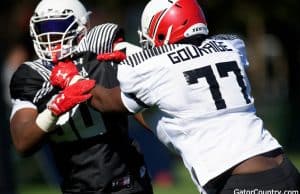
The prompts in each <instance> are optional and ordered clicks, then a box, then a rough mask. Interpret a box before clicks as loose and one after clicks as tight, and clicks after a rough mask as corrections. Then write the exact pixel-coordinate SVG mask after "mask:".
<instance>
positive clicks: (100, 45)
mask: <svg viewBox="0 0 300 194" xmlns="http://www.w3.org/2000/svg"><path fill="white" fill-rule="evenodd" d="M122 30H123V29H122V28H120V27H119V26H118V25H117V24H114V23H104V24H101V25H96V26H94V27H93V28H91V30H90V31H89V32H88V33H87V35H86V36H85V37H83V38H82V40H81V41H80V43H79V45H78V47H77V52H84V51H91V52H94V53H97V54H98V53H107V52H111V51H112V49H113V41H114V38H115V37H116V35H117V33H121V32H122Z"/></svg>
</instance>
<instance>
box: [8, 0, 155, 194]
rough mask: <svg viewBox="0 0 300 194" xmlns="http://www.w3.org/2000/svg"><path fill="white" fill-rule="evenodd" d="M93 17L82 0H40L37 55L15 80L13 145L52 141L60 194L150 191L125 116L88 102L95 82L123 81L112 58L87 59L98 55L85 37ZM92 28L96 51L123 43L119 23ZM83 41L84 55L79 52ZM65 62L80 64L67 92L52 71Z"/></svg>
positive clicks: (29, 149)
mask: <svg viewBox="0 0 300 194" xmlns="http://www.w3.org/2000/svg"><path fill="white" fill-rule="evenodd" d="M89 14H90V12H87V11H86V9H85V8H84V6H83V5H82V4H81V3H80V2H79V1H78V0H42V1H41V2H40V3H39V4H38V6H37V7H36V9H35V12H34V14H33V16H32V17H31V20H30V33H31V36H32V39H33V43H34V48H35V51H36V54H37V55H38V57H39V59H37V60H35V61H28V62H24V64H22V65H21V66H20V67H19V68H18V69H17V71H16V72H15V73H14V75H13V78H12V80H11V83H10V92H11V98H12V102H13V108H12V113H11V118H10V130H11V134H12V138H13V143H14V145H15V147H16V149H17V151H19V152H20V153H22V154H25V155H30V154H32V153H34V152H35V151H36V150H38V149H39V148H40V146H42V145H43V144H44V143H47V144H49V145H50V148H51V150H52V152H53V156H54V160H55V163H56V165H57V168H58V170H59V172H60V174H61V176H62V183H61V190H62V193H81V194H83V193H91V194H92V193H93V194H104V193H105V194H107V193H115V194H134V193H146V194H147V193H152V186H151V182H150V179H149V176H148V174H147V171H146V168H145V165H144V160H143V156H142V155H141V154H140V153H139V152H138V151H137V148H136V146H134V144H133V141H132V140H131V139H130V138H129V137H128V131H127V130H128V126H127V125H128V123H127V122H128V121H127V115H125V114H120V113H100V112H99V111H96V110H94V109H93V108H91V107H89V106H88V105H87V104H86V103H85V102H86V100H87V99H89V98H90V97H91V95H90V94H87V92H88V91H90V90H91V89H92V88H93V87H94V86H95V82H96V83H97V84H99V85H102V86H104V87H107V88H111V87H115V86H117V85H118V84H119V82H118V81H117V79H116V66H115V63H114V62H113V61H107V60H106V61H103V62H102V63H101V64H100V65H99V64H98V63H91V62H89V61H90V59H89V58H95V57H96V54H95V53H92V52H88V51H91V50H92V49H90V47H87V46H88V45H85V44H86V43H87V42H89V41H90V43H92V42H93V40H91V39H89V41H84V42H83V40H84V39H83V38H84V37H86V33H87V30H88V27H87V25H88V17H89ZM95 29H101V30H102V31H101V33H102V34H98V36H94V35H95V34H93V35H92V36H89V37H90V38H92V37H94V38H98V39H97V40H101V41H98V42H97V41H96V39H95V41H94V43H95V44H94V45H93V46H98V47H97V48H99V49H100V48H103V50H97V51H98V52H111V49H112V47H113V41H114V40H115V39H116V40H119V38H120V39H121V40H122V37H123V34H122V33H121V32H122V31H121V30H120V29H119V28H118V26H117V25H114V24H103V25H100V26H98V27H97V28H95ZM91 33H100V31H97V30H92V31H91ZM101 37H102V38H101ZM80 42H83V43H82V45H83V47H81V48H82V50H81V51H84V50H85V49H84V48H86V50H85V51H87V52H84V53H83V52H81V54H77V50H78V45H79V44H80ZM96 44H98V45H96ZM93 48H95V47H93ZM95 52H96V51H95ZM60 63H63V64H72V65H74V64H76V68H74V69H72V71H73V72H74V74H76V75H77V76H75V79H74V80H75V81H74V80H67V82H66V85H68V86H67V87H65V88H64V89H61V88H60V87H53V86H52V85H51V84H50V73H51V70H52V69H53V67H55V65H57V64H60ZM60 73H62V72H57V74H59V75H61V76H62V77H64V76H65V75H64V74H60ZM87 77H89V78H92V79H87ZM78 80H79V81H78ZM75 82H76V83H75Z"/></svg>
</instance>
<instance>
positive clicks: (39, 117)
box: [10, 80, 95, 155]
mask: <svg viewBox="0 0 300 194" xmlns="http://www.w3.org/2000/svg"><path fill="white" fill-rule="evenodd" d="M94 86H95V82H94V81H93V80H81V81H78V82H77V83H75V84H72V85H71V86H69V87H66V88H65V89H64V90H63V91H61V92H60V93H59V94H58V95H56V96H55V97H54V98H53V99H51V100H50V102H49V103H48V106H47V108H46V109H45V110H44V111H42V112H41V113H38V111H37V109H36V107H35V105H34V104H32V103H31V102H30V101H21V100H15V104H14V108H13V113H12V117H11V121H10V131H11V135H12V139H13V143H14V145H15V147H16V150H17V151H18V152H20V153H21V154H23V155H27V154H30V153H32V152H34V151H36V150H37V149H38V148H39V146H40V145H41V143H42V141H43V139H44V138H45V136H46V134H47V133H49V132H51V131H53V130H54V129H55V124H56V121H57V119H58V117H59V116H60V115H62V114H64V113H65V112H67V111H69V110H71V109H72V108H73V107H74V106H76V105H77V104H79V103H82V102H84V101H86V100H88V99H89V98H90V97H91V94H88V92H89V91H90V90H91V89H92V88H93V87H94ZM20 107H21V108H20Z"/></svg>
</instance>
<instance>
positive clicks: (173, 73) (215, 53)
mask: <svg viewBox="0 0 300 194" xmlns="http://www.w3.org/2000/svg"><path fill="white" fill-rule="evenodd" d="M247 67H248V61H247V58H246V54H245V47H244V43H243V41H242V40H241V39H239V38H237V37H235V36H228V35H217V36H214V37H210V38H208V39H206V40H205V41H203V43H202V44H201V45H200V46H193V45H185V44H173V45H165V46H161V47H156V48H153V49H149V50H144V51H143V52H139V53H136V54H133V55H131V56H130V57H128V58H127V59H126V60H125V61H123V62H122V63H121V64H120V67H119V70H118V79H119V81H120V85H121V90H122V100H123V103H124V105H125V106H126V107H127V108H128V110H130V111H131V112H138V111H142V110H144V111H143V115H144V117H145V118H144V119H145V121H146V122H147V124H149V125H150V127H151V128H152V129H153V130H155V133H156V135H157V136H158V138H159V139H160V140H161V141H162V142H163V143H165V144H166V145H169V144H171V145H172V146H173V147H174V148H175V149H176V150H177V151H178V152H179V153H180V155H181V156H182V158H183V161H184V163H185V166H186V167H187V169H188V170H189V172H190V173H191V176H192V178H193V180H194V182H195V183H196V184H197V185H201V186H203V185H205V184H206V183H207V182H208V181H209V180H211V179H213V178H214V177H216V176H218V175H220V174H221V173H223V172H225V171H226V170H228V169H230V168H231V167H233V166H234V165H236V164H238V163H240V162H241V161H243V160H245V159H247V158H249V157H251V156H254V155H257V154H260V153H264V152H267V151H270V150H273V149H275V148H278V147H280V145H279V144H278V142H277V141H276V140H275V139H274V138H273V137H272V136H271V134H270V133H269V132H268V131H267V130H266V129H264V127H263V122H262V120H261V119H260V118H259V117H257V116H256V113H255V107H254V100H253V97H252V96H251V94H250V84H249V82H248V78H247V75H246V72H245V69H246V68H247Z"/></svg>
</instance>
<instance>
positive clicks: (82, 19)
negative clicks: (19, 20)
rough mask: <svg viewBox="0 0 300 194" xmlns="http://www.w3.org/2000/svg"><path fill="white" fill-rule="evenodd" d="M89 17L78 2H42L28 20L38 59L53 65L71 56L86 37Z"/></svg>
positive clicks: (74, 0) (75, 0)
mask: <svg viewBox="0 0 300 194" xmlns="http://www.w3.org/2000/svg"><path fill="white" fill-rule="evenodd" d="M90 13H91V12H88V11H87V10H86V9H85V7H84V6H83V5H82V4H81V2H79V1H78V0H42V1H41V2H40V3H39V4H38V5H37V7H36V9H35V11H34V14H33V16H32V17H31V19H30V35H31V37H32V39H33V44H34V49H35V52H36V54H37V55H38V57H40V58H41V59H43V60H46V61H53V62H55V61H58V60H61V59H64V58H66V57H68V56H70V55H71V54H72V53H74V52H75V50H76V47H77V45H78V43H79V41H80V40H81V38H82V37H83V36H85V34H86V33H87V28H88V21H89V14H90Z"/></svg>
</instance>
